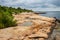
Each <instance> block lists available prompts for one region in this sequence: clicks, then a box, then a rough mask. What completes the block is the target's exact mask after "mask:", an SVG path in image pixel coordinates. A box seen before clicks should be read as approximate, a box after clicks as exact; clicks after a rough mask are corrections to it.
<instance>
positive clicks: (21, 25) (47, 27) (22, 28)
mask: <svg viewBox="0 0 60 40" xmlns="http://www.w3.org/2000/svg"><path fill="white" fill-rule="evenodd" d="M13 16H14V17H15V18H14V20H17V24H18V25H17V26H15V27H9V28H5V29H0V40H45V39H46V38H48V37H49V35H48V33H51V29H52V27H54V25H55V19H54V18H49V17H44V16H40V15H37V14H34V13H31V12H30V13H26V12H25V13H21V14H17V15H13Z"/></svg>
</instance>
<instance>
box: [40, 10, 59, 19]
mask: <svg viewBox="0 0 60 40" xmlns="http://www.w3.org/2000/svg"><path fill="white" fill-rule="evenodd" d="M40 15H42V16H47V17H56V18H58V19H60V11H47V12H46V14H40Z"/></svg>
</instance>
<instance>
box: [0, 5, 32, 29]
mask: <svg viewBox="0 0 60 40" xmlns="http://www.w3.org/2000/svg"><path fill="white" fill-rule="evenodd" d="M21 12H33V11H32V10H27V9H22V8H20V7H18V8H12V7H6V6H1V5H0V28H7V27H11V26H15V25H17V24H16V20H13V19H14V17H13V15H12V14H13V13H15V14H18V13H21Z"/></svg>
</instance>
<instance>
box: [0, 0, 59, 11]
mask: <svg viewBox="0 0 60 40" xmlns="http://www.w3.org/2000/svg"><path fill="white" fill-rule="evenodd" d="M0 5H4V6H12V7H21V8H26V9H32V10H34V11H42V10H47V11H48V10H52V11H53V10H54V11H56V10H57V11H60V0H0Z"/></svg>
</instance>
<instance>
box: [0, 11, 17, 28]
mask: <svg viewBox="0 0 60 40" xmlns="http://www.w3.org/2000/svg"><path fill="white" fill-rule="evenodd" d="M15 25H16V21H15V20H13V16H12V15H11V14H10V13H8V12H2V13H0V28H6V27H10V26H15Z"/></svg>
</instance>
